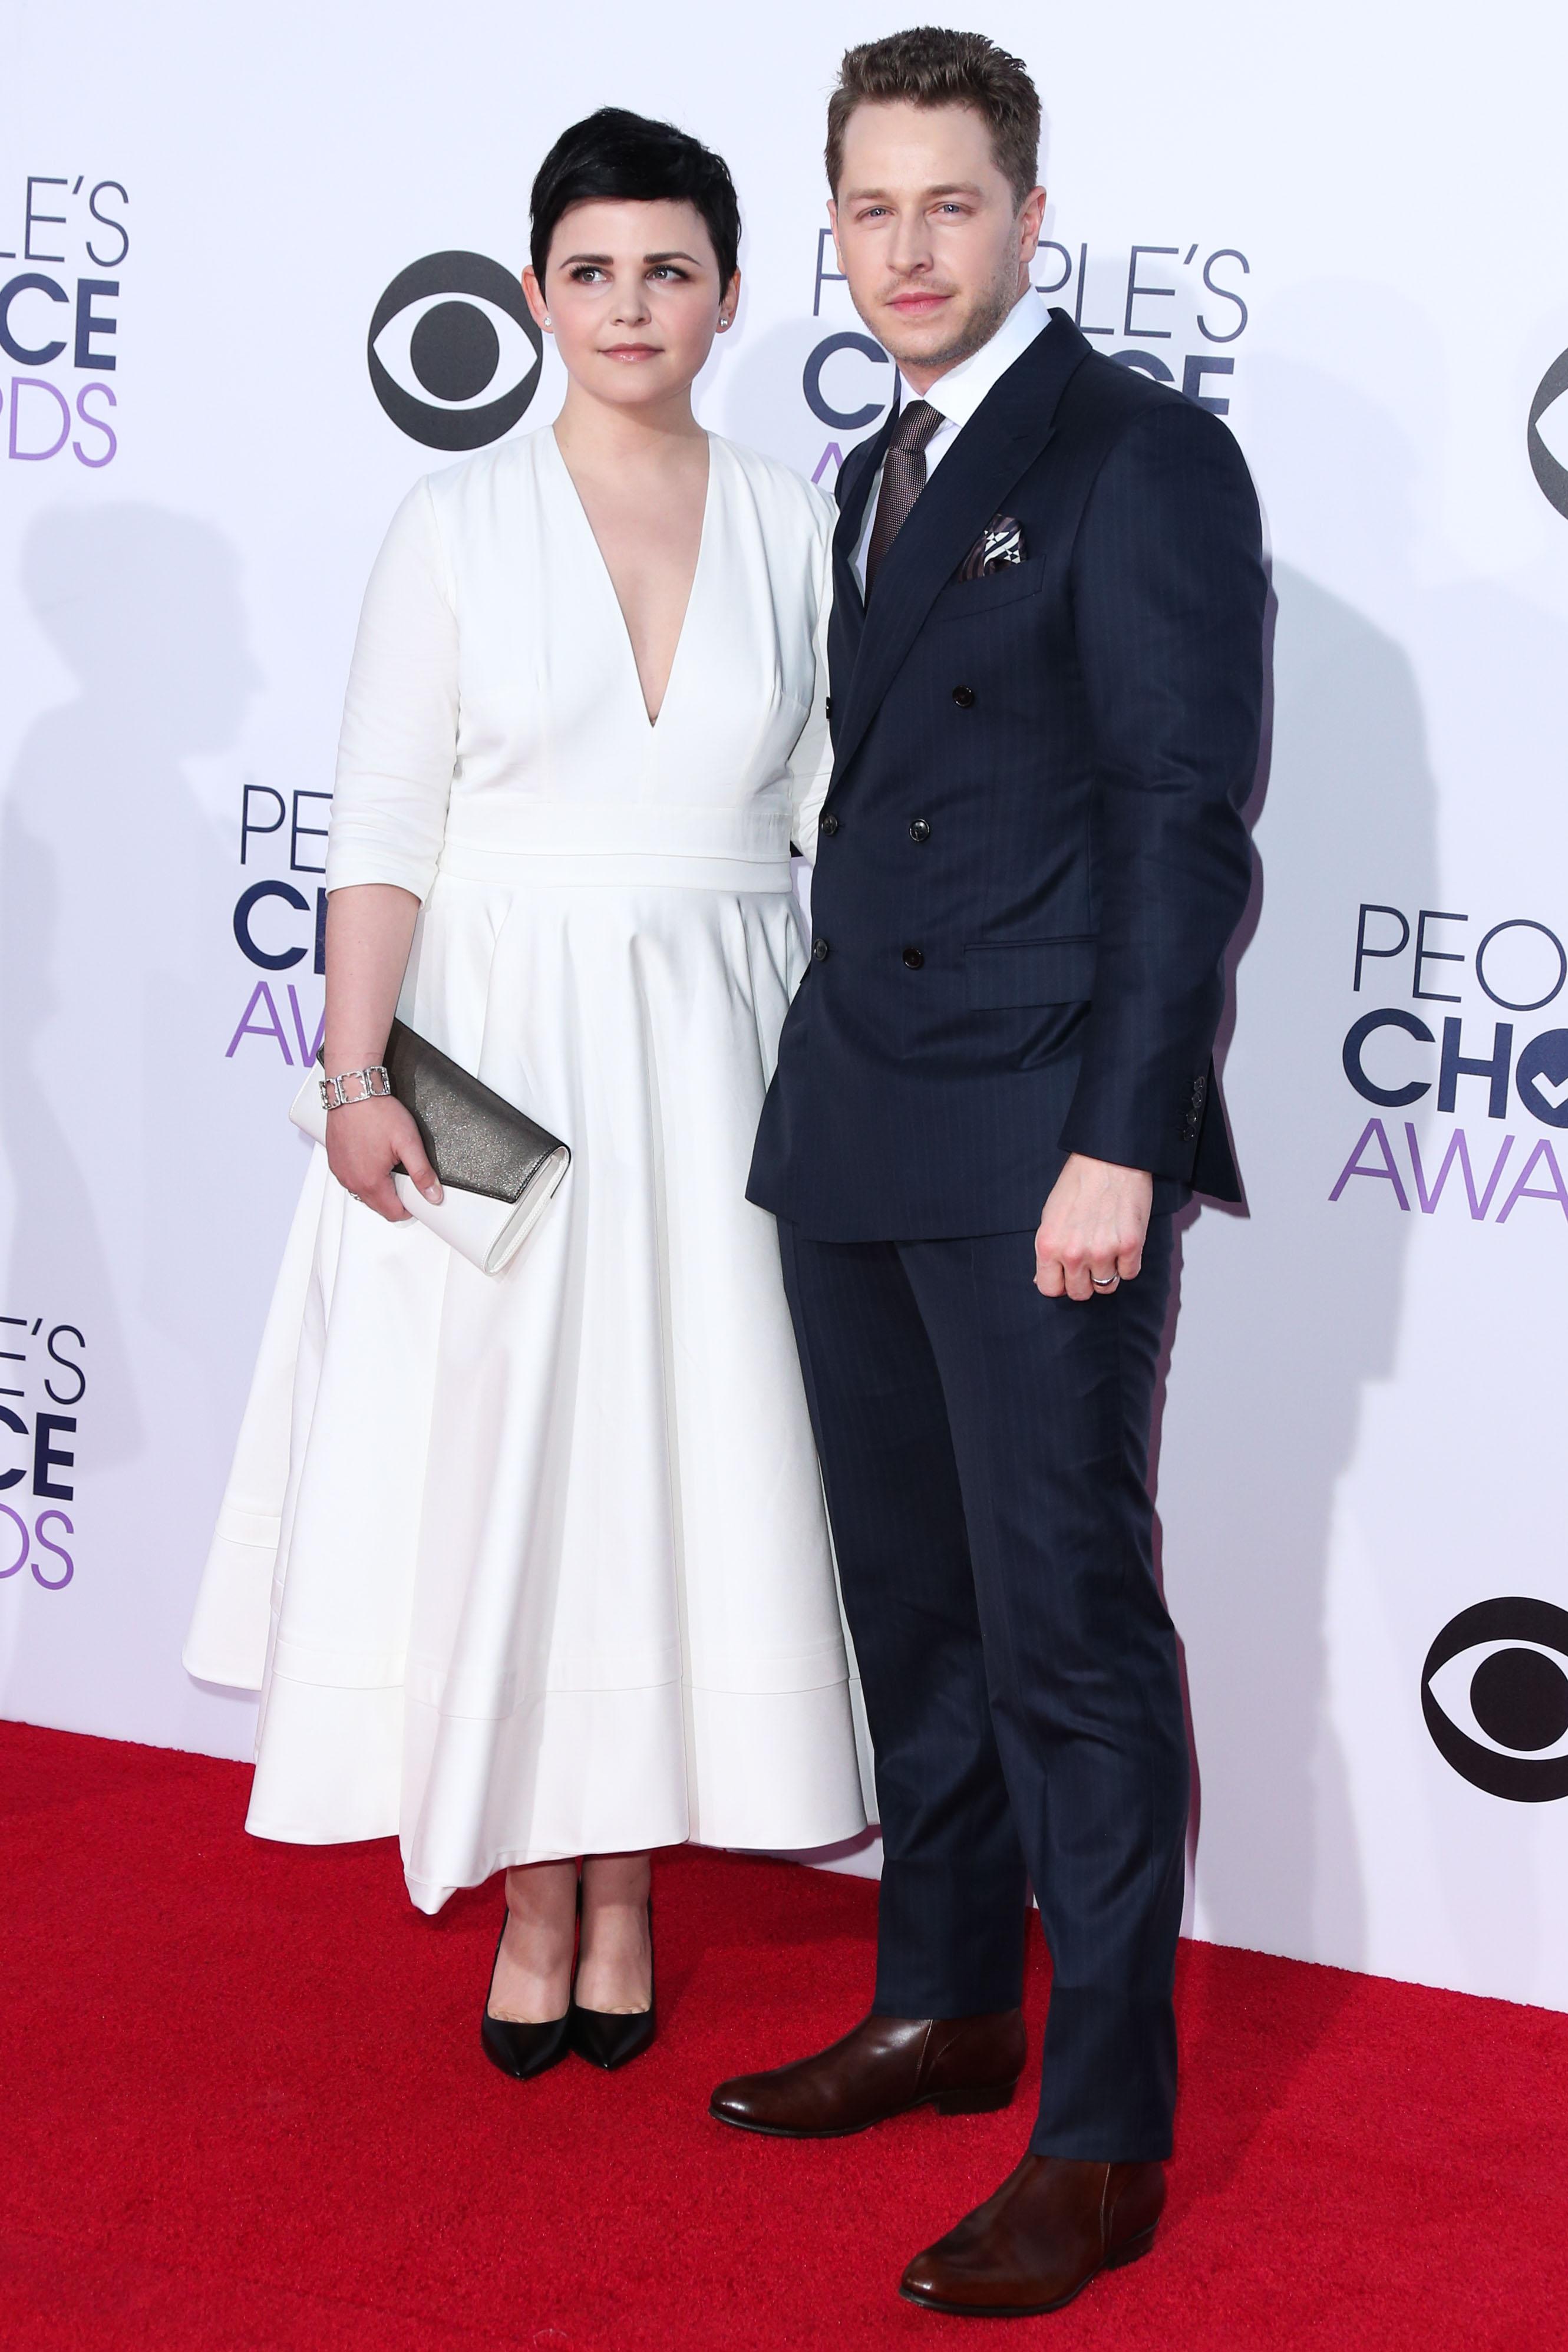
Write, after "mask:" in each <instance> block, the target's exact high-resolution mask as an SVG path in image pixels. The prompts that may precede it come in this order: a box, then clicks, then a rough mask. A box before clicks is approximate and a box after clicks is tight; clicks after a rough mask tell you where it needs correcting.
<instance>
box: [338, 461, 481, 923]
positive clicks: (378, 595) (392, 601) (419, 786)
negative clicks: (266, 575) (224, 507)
mask: <svg viewBox="0 0 1568 2352" xmlns="http://www.w3.org/2000/svg"><path fill="white" fill-rule="evenodd" d="M456 745H457V614H456V607H455V598H454V593H453V588H452V582H451V577H450V573H449V569H448V566H447V562H446V559H445V553H444V549H443V546H442V542H441V537H440V532H439V530H438V528H437V525H436V520H435V508H434V500H433V499H432V497H431V491H430V485H429V484H428V482H421V483H419V484H417V485H416V487H415V488H413V490H411V491H410V492H409V495H408V497H407V498H406V499H404V500H403V502H402V506H401V507H400V508H399V509H398V510H397V513H396V514H395V515H394V516H393V518H392V528H391V530H389V531H388V533H387V535H386V538H385V540H384V541H383V542H382V551H381V553H380V554H379V555H378V556H377V558H376V561H375V565H374V568H373V570H372V571H371V579H370V585H369V586H368V587H367V589H366V590H365V602H364V607H363V610H362V611H361V614H360V631H359V635H358V637H357V638H356V640H355V644H354V658H353V662H352V664H351V666H350V671H349V689H348V694H347V696H346V698H345V700H344V706H343V730H342V734H341V736H340V739H339V745H338V776H337V783H336V787H335V789H334V793H333V801H332V816H331V826H330V833H329V840H328V845H327V887H328V889H329V890H342V889H345V888H347V887H350V886H351V885H353V884H354V883H359V882H392V883H395V884H396V885H397V886H398V887H399V888H400V889H403V890H412V891H413V895H414V896H415V898H423V897H424V895H425V893H426V892H427V891H428V890H429V888H430V886H431V883H432V882H433V881H434V877H435V866H436V860H437V858H438V856H440V852H441V843H442V837H443V835H444V832H445V829H446V803H447V797H448V795H449V793H450V792H451V789H452V772H453V766H454V762H455V756H456Z"/></svg>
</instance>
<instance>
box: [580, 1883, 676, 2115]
mask: <svg viewBox="0 0 1568 2352" xmlns="http://www.w3.org/2000/svg"><path fill="white" fill-rule="evenodd" d="M648 1961H649V1979H648V2006H647V2008H646V2009H634V2010H631V2011H616V2010H610V2009H580V2008H579V2006H578V2000H577V1976H576V1973H575V1971H574V1972H573V1975H572V1979H571V2007H570V2009H569V2010H568V2011H567V2013H566V2022H567V2030H568V2033H569V2035H570V2046H571V2047H572V2049H573V2050H575V2051H576V2053H577V2054H578V2056H579V2057H580V2058H586V2059H587V2061H588V2063H589V2064H590V2065H591V2066H601V2067H602V2068H603V2070H604V2072H605V2073H606V2074H613V2073H614V2071H615V2069H616V2067H617V2066H629V2065H630V2064H631V2063H632V2059H633V2058H640V2057H641V2056H642V2055H643V2051H644V2050H646V2049H647V2048H648V2047H649V2045H650V2044H651V2042H653V2036H654V2034H655V2033H656V2032H658V2019H657V2014H656V2011H655V2008H654V2001H653V1899H652V1897H650V1898H649V1903H648Z"/></svg>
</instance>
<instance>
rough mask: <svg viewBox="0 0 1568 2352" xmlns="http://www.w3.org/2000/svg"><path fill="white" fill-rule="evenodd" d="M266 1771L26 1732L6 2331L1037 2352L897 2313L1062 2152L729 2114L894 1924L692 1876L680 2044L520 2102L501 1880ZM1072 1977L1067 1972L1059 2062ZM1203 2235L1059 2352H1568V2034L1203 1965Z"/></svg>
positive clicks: (1, 2255)
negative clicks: (306, 1835)
mask: <svg viewBox="0 0 1568 2352" xmlns="http://www.w3.org/2000/svg"><path fill="white" fill-rule="evenodd" d="M248 1779H249V1775H248V1773H247V1772H246V1771H245V1770H243V1769H241V1768H240V1767H238V1766H236V1765H229V1764H218V1763H213V1762H211V1761H208V1760H206V1759H200V1758H196V1757H188V1756H178V1755H173V1754H168V1753H165V1752H163V1751H162V1750H158V1749H152V1748H131V1747H120V1746H117V1745H114V1744H111V1743H110V1742H108V1741H104V1740H94V1739H83V1738H70V1737H68V1736H66V1735H64V1734H60V1733H56V1732H45V1731H37V1730H32V1729H28V1728H26V1727H21V1726H17V1725H11V1724H6V1725H0V1839H3V1864H4V1909H3V1914H0V1945H3V1949H4V1957H5V1967H4V1982H3V1991H4V2006H3V2008H0V2048H3V2051H4V2058H3V2062H0V2063H3V2066H4V2076H3V2090H4V2110H3V2112H4V2119H5V2120H4V2139H3V2147H4V2162H3V2163H0V2343H4V2344H5V2346H6V2347H11V2346H16V2347H26V2352H89V2348H90V2352H296V2347H298V2352H438V2347H439V2352H446V2347H452V2352H488V2347H513V2346H522V2347H529V2352H532V2347H549V2352H600V2347H616V2352H620V2347H626V2352H637V2347H661V2348H662V2352H663V2347H687V2346H710V2345H712V2346H737V2347H746V2346H757V2347H813V2348H814V2347H831V2346H838V2345H888V2346H899V2345H904V2346H910V2347H918V2346H920V2345H922V2344H925V2345H927V2346H934V2347H941V2346H943V2345H946V2346H955V2345H957V2344H960V2343H966V2344H974V2342H975V2341H976V2337H977V2331H978V2335H979V2336H980V2337H981V2338H982V2339H983V2341H984V2342H985V2343H986V2344H990V2343H991V2342H993V2341H994V2340H995V2339H996V2336H997V2330H996V2329H995V2328H992V2329H991V2330H990V2331H989V2332H988V2331H987V2330H986V2329H985V2328H984V2326H981V2325H980V2324H979V2323H977V2322H973V2321H963V2320H956V2319H943V2318H938V2317H935V2316H933V2315H929V2314H925V2313H921V2312H917V2311H915V2310H912V2309H911V2308H910V2307H909V2306H907V2305H904V2304H901V2303H900V2302H899V2301H898V2300H897V2297H896V2294H895V2292H894V2290H895V2287H896V2284H897V2279H898V2273H899V2270H900V2268H901V2266H902V2264H903V2263H904V2259H905V2258H906V2257H907V2255H908V2254H910V2253H911V2252H914V2251H915V2249H916V2248H918V2247H919V2246H921V2245H922V2244H924V2243H925V2242H926V2241H927V2240H929V2239H931V2238H933V2237H935V2236H936V2235H937V2234H939V2232H940V2231H942V2230H943V2229H945V2228H946V2226H947V2225H948V2224H949V2223H950V2222H952V2221H955V2220H956V2218H957V2216H958V2215H959V2214H960V2213H961V2212H963V2211H964V2210H966V2209H967V2207H968V2206H970V2205H971V2204H973V2203H976V2202H977V2200H979V2199H980V2198H981V2197H983V2196H985V2195H986V2194H988V2192H989V2190H990V2189H992V2188H993V2187H994V2186H995V2185H996V2183H997V2181H998V2179H1000V2177H1001V2175H1002V2174H1003V2173H1004V2172H1006V2171H1007V2170H1008V2169H1009V2167H1010V2165H1011V2164H1012V2162H1013V2160H1014V2158H1015V2156H1016V2155H1017V2154H1018V2152H1019V2150H1020V2149H1021V2147H1022V2145H1023V2142H1024V2139H1025V2137H1026V2136H1027V2131H1028V2119H1029V2115H1030V2103H1029V2100H1028V2099H1026V2097H1025V2096H1024V2095H1022V2094H1020V2096H1019V2100H1018V2101H1017V2102H1016V2103H1015V2105H1014V2106H1013V2108H1012V2110H1011V2111H1010V2112H1009V2113H1008V2114H1005V2115H1000V2116H976V2117H966V2118H962V2119H952V2120H945V2121H938V2120H937V2119H936V2117H935V2116H933V2115H932V2114H931V2113H930V2112H929V2111H926V2112H925V2113H923V2114H921V2115H919V2116H912V2117H909V2118H907V2119H905V2120H904V2121H903V2122H900V2123H895V2124H891V2125H888V2126H884V2127H883V2129H882V2130H880V2131H876V2132H872V2133H868V2134H865V2135H863V2136H862V2137H859V2138H856V2139H851V2140H841V2141H837V2142H825V2143H817V2144H815V2145H804V2146H792V2145H790V2144H789V2143H785V2142H780V2141H775V2140H768V2139H758V2138H752V2137H746V2136H743V2135H742V2134H740V2133H737V2132H729V2131H726V2130H724V2129H722V2128H721V2127H720V2126H718V2125H716V2124H713V2123H710V2122H709V2121H708V2119H707V2117H706V2115H705V2112H704V2109H705V2105H706V2095H707V2092H708V2089H709V2087H710V2085H711V2084H713V2082H714V2081H715V2080H716V2078H717V2077H718V2076H719V2075H721V2074H726V2073H727V2072H731V2071H733V2070H735V2069H737V2068H738V2067H740V2066H743V2065H755V2064H764V2063H770V2062H772V2061H774V2060H777V2059H781V2058H784V2057H786V2056H789V2055H795V2054H799V2053H801V2052H803V2051H805V2050H807V2049H809V2048H810V2047H812V2046H813V2045H815V2044H816V2043H817V2042H821V2041H822V2040H825V2039H827V2038H828V2037H830V2036H831V2034H833V2033H834V2032H838V2031H839V2030H841V2028H842V2027H843V2026H844V2025H845V2024H846V2023H848V2022H850V2021H852V2019H853V2018H854V2017H855V2016H857V2015H858V2014H859V2013H860V2011H861V2009H862V2006H863V2004H864V2002H865V2000H866V1999H867V1997H868V1993H869V1988H870V1983H871V1952H872V1927H873V1906H874V1893H873V1889H872V1888H871V1887H870V1886H868V1885H864V1884H863V1883H862V1882H859V1881H855V1880H851V1879H845V1878H838V1877H829V1876H825V1875H823V1874H820V1873H816V1872H810V1871H806V1870H802V1869H799V1868H795V1867H791V1866H789V1865H788V1864H768V1863H756V1862H745V1861H736V1860H727V1859H725V1858H723V1857H720V1856H716V1855H710V1854H704V1853H695V1852H693V1853H680V1854H677V1855H675V1856H674V1857H672V1858H670V1859H669V1860H668V1861H666V1862H664V1863H663V1864H661V1865H660V1869H659V1906H658V1909H659V1951H658V1960H659V1992H660V2007H661V2016H662V2018H663V2020H664V2031H663V2033H662V2035H661V2039H660V2041H659V2042H658V2043H657V2045H656V2046H655V2048H654V2050H653V2053H651V2055H650V2056H649V2057H647V2058H645V2059H643V2060H641V2061H639V2062H638V2063H637V2064H636V2065H634V2066H633V2067H632V2068H631V2069H629V2070H628V2072H627V2073H626V2074H623V2075H618V2076H612V2077H602V2076H598V2075H595V2074H592V2073H591V2072H590V2070H589V2069H588V2068H586V2067H585V2066H582V2065H581V2064H580V2063H578V2062H577V2061H575V2060H572V2061H570V2062H568V2063H567V2064H565V2065H563V2066H561V2067H559V2068H558V2069H557V2070H556V2071H555V2072H554V2073H553V2074H549V2075H547V2076H545V2077H544V2078H542V2079H541V2080H540V2081H539V2082H538V2083H537V2084H528V2085H521V2086H519V2085H516V2084H510V2083H508V2082H507V2081H506V2080H505V2079H504V2078H503V2077H502V2076H501V2075H499V2074H496V2073H495V2072H494V2071H493V2070H492V2069H491V2068H490V2067H489V2066H488V2065H486V2063H485V2061H484V2059H483V2057H482V2055H481V2053H480V2051H479V2043H478V2013H479V2006H480V2000H481V1996H482V1992H483V1987H484V1983H485V1978H486V1969H487V1968H488V1965H489V1959H490V1954H491V1948H492V1946H493V1943H494V1939H495V1933H496V1927H497V1921H498V1918H499V1909H500V1896H499V1888H498V1885H492V1886H490V1887H488V1888H486V1889H483V1890H481V1892H479V1893H478V1894H476V1895H463V1896H459V1897H458V1898H457V1899H456V1900H455V1902H454V1903H453V1904H452V1905H450V1906H449V1907H448V1909H447V1911H446V1912H445V1913H444V1915H443V1916H442V1917H441V1918H440V1919H438V1920H436V1921H434V1922H430V1921H427V1920H424V1919H422V1918H420V1917H418V1916H416V1915H415V1914H414V1913H413V1912H412V1911H411V1910H410V1909H409V1908H408V1906H407V1904H406V1902H405V1900H404V1897H403V1894H402V1883H401V1880H400V1878H399V1875H398V1871H397V1864H396V1856H395V1853H394V1852H393V1849H392V1846H391V1845H390V1844H377V1845H368V1846H350V1847H340V1848H337V1849H336V1850H333V1851H327V1852H309V1851H306V1850H303V1849H299V1848H293V1847H283V1846H269V1845H262V1844H258V1843H255V1842H254V1841H252V1840H250V1839H247V1838H246V1836H245V1835H244V1834H243V1832H242V1829H241V1821H242V1817H243V1813H244V1808H245V1796H246V1786H247V1783H248ZM1044 1991H1045V1983H1044V1971H1043V1968H1041V1969H1039V1970H1038V1971H1037V1973H1036V1975H1035V1977H1034V1979H1033V1981H1032V1982H1031V1986H1030V2012H1031V2041H1032V2043H1033V2046H1034V2048H1035V2049H1036V2050H1037V2051H1038V2048H1039V2024H1040V2011H1041V2009H1042V2006H1043V1999H1044ZM1181 2012H1182V2024H1183V2038H1184V2047H1185V2055H1186V2090H1185V2094H1184V2098H1183V2104H1182V2110H1181V2116H1180V2122H1179V2126H1178V2141H1177V2151H1176V2163H1175V2164H1174V2166H1173V2167H1172V2170H1171V2201H1170V2207H1169V2210H1168V2214H1167V2219H1166V2226H1165V2228H1164V2231H1162V2234H1161V2237H1160V2239H1159V2242H1158V2243H1157V2245H1156V2247H1155V2252H1154V2253H1153V2254H1152V2255H1151V2256H1150V2257H1149V2258H1148V2260H1147V2261H1145V2262H1143V2263H1139V2264H1137V2265H1136V2266H1135V2267H1134V2268H1133V2269H1131V2270H1128V2271H1125V2272H1123V2273H1120V2274H1118V2275H1117V2276H1115V2277H1113V2278H1109V2279H1103V2280H1100V2281H1098V2282H1097V2283H1096V2284H1094V2285H1093V2286H1092V2287H1091V2288H1090V2289H1089V2291H1088V2292H1087V2294H1084V2295H1083V2296H1082V2297H1081V2299H1080V2300H1079V2301H1078V2302H1077V2303H1076V2304H1074V2305H1072V2306H1071V2309H1070V2310H1068V2311H1067V2312H1065V2313H1062V2314H1061V2315H1058V2316H1056V2317H1054V2318H1051V2319H1044V2320H1034V2321H1020V2322H1017V2323H1014V2324H1013V2326H1012V2328H1011V2330H1010V2331H1009V2330H1008V2329H1007V2328H1004V2329H1003V2330H1002V2335H1003V2336H1004V2337H1005V2338H1006V2340H1007V2341H1009V2342H1016V2341H1019V2340H1022V2341H1026V2342H1027V2341H1035V2340H1039V2341H1040V2342H1048V2343H1049V2344H1050V2345H1051V2347H1053V2352H1080V2347H1082V2348H1083V2352H1087V2347H1116V2352H1187V2347H1203V2352H1209V2347H1248V2352H1250V2347H1259V2352H1262V2347H1270V2352H1272V2347H1281V2352H1287V2348H1288V2352H1296V2347H1309V2346H1323V2347H1341V2346H1343V2347H1353V2346H1354V2347H1376V2352H1387V2347H1405V2346H1409V2347H1422V2352H1432V2347H1449V2346H1453V2347H1460V2346H1463V2347H1489V2352H1548V2347H1551V2352H1557V2347H1563V2346H1564V2345H1568V2018H1563V2017H1558V2016H1554V2015H1552V2014H1550V2013H1548V2012H1546V2011H1539V2010H1529V2009H1515V2008H1511V2007H1509V2006H1508V2005H1506V2004H1505V2003H1502V2002H1500V2001H1482V2000H1467V1999H1464V1998H1463V1997H1461V1996H1458V1995H1455V1994H1448V1993H1437V1992H1427V1991H1421V1990H1413V1989H1411V1988H1409V1987H1406V1986H1399V1985H1393V1984H1388V1983H1385V1982H1382V1981H1379V1980H1377V1979H1369V1978H1364V1977H1354V1976H1347V1975H1343V1974H1341V1973H1339V1972H1338V1971H1336V1970H1333V1969H1315V1968H1303V1967H1299V1966H1295V1965H1293V1964H1291V1963H1289V1962H1286V1961H1281V1960H1270V1959H1263V1958H1258V1957H1257V1956H1255V1955H1251V1954H1248V1953H1243V1952H1228V1951H1217V1950H1214V1949H1212V1948H1207V1947H1204V1946H1194V1947H1190V1948H1184V1951H1183V1955H1182V1979H1181Z"/></svg>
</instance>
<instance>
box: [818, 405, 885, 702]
mask: <svg viewBox="0 0 1568 2352" xmlns="http://www.w3.org/2000/svg"><path fill="white" fill-rule="evenodd" d="M897 415H898V406H897V403H896V401H895V402H894V405H893V406H892V407H891V408H890V409H889V411H888V413H887V415H886V416H885V417H884V418H883V423H882V425H881V427H880V429H879V430H878V431H877V432H875V433H874V434H873V436H872V437H871V439H870V440H869V441H862V443H861V444H860V446H859V447H858V448H855V449H852V450H851V452H850V454H849V456H848V457H847V458H846V459H845V461H844V464H843V467H842V469H841V472H840V475H839V481H838V491H839V519H838V521H837V523H836V524H835V526H834V529H833V611H834V614H835V617H836V618H837V620H838V622H839V625H840V630H841V644H842V645H843V646H844V648H845V651H846V655H847V657H848V660H849V662H850V664H851V666H853V663H854V661H855V658H856V656H857V655H858V653H859V651H860V641H861V631H862V628H863V626H864V625H865V599H864V597H863V596H862V594H861V583H860V581H859V579H858V577H857V576H856V572H855V549H856V547H857V546H858V545H859V543H860V535H861V531H862V529H863V527H864V523H865V508H866V499H867V498H868V497H869V495H870V492H871V486H872V484H873V482H874V481H875V479H876V469H877V467H879V466H880V465H881V463H882V458H883V450H884V449H885V448H886V446H887V441H888V436H889V435H890V434H891V433H892V431H893V427H894V421H895V419H896V418H897ZM842 691H843V689H842V688H841V692H842Z"/></svg>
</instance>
